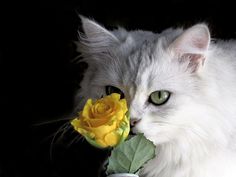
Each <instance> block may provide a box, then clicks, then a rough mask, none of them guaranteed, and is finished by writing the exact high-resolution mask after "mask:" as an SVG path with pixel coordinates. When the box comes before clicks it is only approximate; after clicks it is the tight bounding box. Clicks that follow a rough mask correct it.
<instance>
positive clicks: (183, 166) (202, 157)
mask: <svg viewBox="0 0 236 177" xmlns="http://www.w3.org/2000/svg"><path fill="white" fill-rule="evenodd" d="M82 23H83V29H84V32H85V36H83V37H81V38H80V41H79V42H78V48H77V49H78V51H79V52H80V53H81V54H82V56H83V57H84V61H86V62H87V63H88V64H89V68H88V70H87V71H86V73H85V77H84V79H83V81H82V84H81V89H80V90H79V92H78V95H77V99H76V104H77V108H76V109H77V110H79V109H81V106H82V105H83V104H84V102H85V100H86V99H87V98H90V97H92V98H100V97H101V95H105V86H106V85H113V86H116V87H118V88H119V89H121V90H122V91H123V92H124V94H125V96H126V99H127V101H128V104H129V107H130V112H131V117H132V118H137V117H138V118H141V121H140V122H139V123H138V124H137V125H136V126H135V128H134V131H136V132H143V133H144V134H145V136H146V137H147V138H149V139H150V140H152V141H153V142H154V143H155V144H156V146H157V148H156V158H155V159H153V160H152V161H150V162H149V163H148V164H146V165H145V167H144V168H143V169H142V171H141V175H140V176H141V177H143V176H145V177H235V176H236V144H235V143H236V139H235V137H236V134H235V133H236V132H235V131H236V109H235V107H236V52H235V51H236V42H235V41H233V40H232V41H228V42H227V41H226V42H225V41H220V40H218V41H217V42H216V43H213V42H211V44H210V45H209V47H208V48H207V49H206V50H205V51H204V57H205V62H204V66H203V67H200V69H199V70H198V71H196V72H193V70H191V69H189V67H190V62H191V61H190V60H188V59H185V60H184V61H182V60H181V62H180V60H179V59H178V58H179V56H177V55H176V54H175V52H173V51H172V50H171V48H170V46H171V45H172V44H173V43H174V41H175V40H176V39H178V37H179V36H181V35H182V34H185V33H186V30H183V29H181V28H179V29H168V30H166V31H164V32H162V33H160V34H155V33H152V32H147V31H129V32H128V31H126V30H125V29H123V28H119V29H117V30H114V31H108V30H106V29H105V28H104V27H102V26H100V25H98V24H97V23H96V22H94V21H91V20H89V19H86V18H82ZM203 26H204V28H206V29H205V30H207V27H206V26H205V25H202V26H198V28H195V29H196V30H197V29H199V31H197V32H198V33H199V35H201V33H203V32H202V31H201V30H203V31H204V29H203ZM200 28H201V30H200ZM88 29H89V33H88ZM206 35H207V34H206ZM181 40H182V39H181ZM192 41H193V42H196V41H194V40H192ZM201 54H202V53H201ZM162 89H164V90H169V91H170V92H172V95H171V98H170V99H169V101H168V102H167V103H166V104H165V105H162V106H159V107H157V106H153V105H151V104H150V103H148V102H147V100H148V97H149V95H150V93H151V92H153V91H155V90H162Z"/></svg>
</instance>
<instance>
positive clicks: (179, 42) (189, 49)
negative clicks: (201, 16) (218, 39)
mask: <svg viewBox="0 0 236 177" xmlns="http://www.w3.org/2000/svg"><path fill="white" fill-rule="evenodd" d="M209 45H210V32H209V29H208V27H207V26H206V25H205V24H197V25H195V26H193V27H191V28H189V29H187V30H185V31H184V32H183V33H182V34H181V35H180V36H179V37H177V38H176V39H175V40H174V42H173V43H171V45H170V46H169V49H170V51H171V52H172V53H173V54H174V57H175V58H178V59H179V61H181V62H189V65H188V67H189V68H190V69H191V70H192V72H195V71H197V70H198V68H199V67H200V66H203V64H204V61H205V59H206V53H207V51H208V47H209Z"/></svg>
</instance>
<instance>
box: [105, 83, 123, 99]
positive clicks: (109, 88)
mask: <svg viewBox="0 0 236 177" xmlns="http://www.w3.org/2000/svg"><path fill="white" fill-rule="evenodd" d="M112 93H118V94H120V98H121V99H123V98H124V97H125V95H124V93H123V92H122V91H121V90H120V89H119V88H117V87H114V86H110V85H108V86H106V94H107V95H110V94H112Z"/></svg>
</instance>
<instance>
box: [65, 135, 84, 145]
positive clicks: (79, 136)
mask: <svg viewBox="0 0 236 177" xmlns="http://www.w3.org/2000/svg"><path fill="white" fill-rule="evenodd" d="M82 138H83V136H82V135H80V134H78V135H76V137H75V138H73V139H72V140H71V142H70V143H68V145H67V147H70V146H71V145H72V144H73V143H76V142H79V141H80V140H81V139H82Z"/></svg>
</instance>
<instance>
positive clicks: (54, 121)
mask: <svg viewBox="0 0 236 177" xmlns="http://www.w3.org/2000/svg"><path fill="white" fill-rule="evenodd" d="M68 120H71V118H64V119H56V120H50V121H44V122H39V123H35V124H33V125H32V126H42V125H48V124H52V123H57V122H61V121H68Z"/></svg>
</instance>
